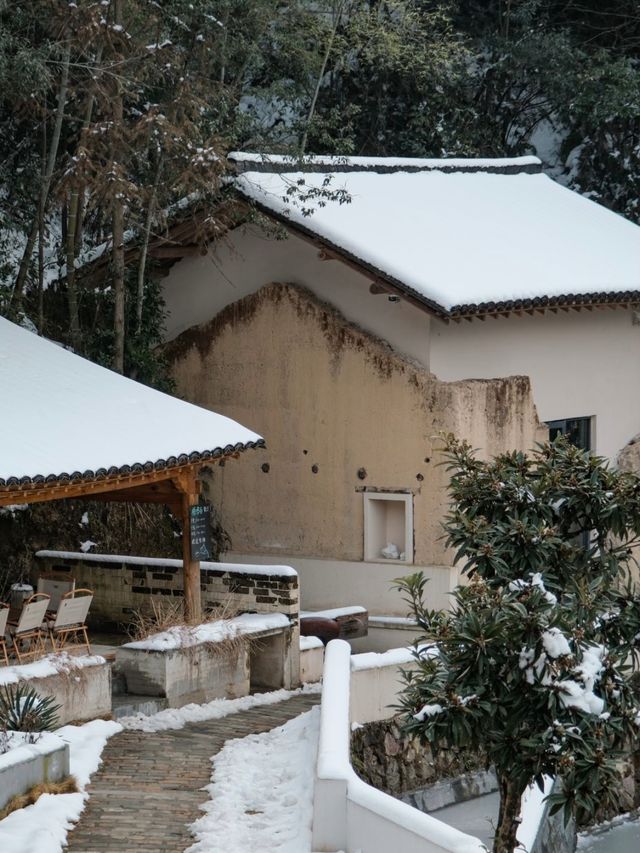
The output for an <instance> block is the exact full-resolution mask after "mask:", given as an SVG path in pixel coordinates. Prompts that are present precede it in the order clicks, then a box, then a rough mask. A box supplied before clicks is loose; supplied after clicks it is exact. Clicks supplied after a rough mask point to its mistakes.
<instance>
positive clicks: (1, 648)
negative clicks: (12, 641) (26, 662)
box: [0, 601, 10, 666]
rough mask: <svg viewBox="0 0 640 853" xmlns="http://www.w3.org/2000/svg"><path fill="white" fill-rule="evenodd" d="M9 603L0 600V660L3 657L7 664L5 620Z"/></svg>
mask: <svg viewBox="0 0 640 853" xmlns="http://www.w3.org/2000/svg"><path fill="white" fill-rule="evenodd" d="M9 610H10V608H9V605H8V604H5V603H4V602H2V601H0V660H2V658H4V662H5V664H6V665H7V666H8V665H9V652H8V651H7V637H6V633H7V622H8V620H9Z"/></svg>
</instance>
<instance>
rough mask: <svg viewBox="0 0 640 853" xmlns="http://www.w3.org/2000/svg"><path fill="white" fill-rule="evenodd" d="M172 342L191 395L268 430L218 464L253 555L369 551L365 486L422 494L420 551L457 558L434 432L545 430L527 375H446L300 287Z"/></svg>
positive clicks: (478, 435)
mask: <svg viewBox="0 0 640 853" xmlns="http://www.w3.org/2000/svg"><path fill="white" fill-rule="evenodd" d="M166 352H167V355H168V356H169V359H170V361H171V363H172V366H173V367H172V369H173V375H174V378H175V380H176V383H177V388H178V391H179V393H180V394H182V395H183V396H184V397H185V398H186V399H188V400H190V401H192V402H194V403H197V404H199V405H203V406H205V407H208V408H211V409H214V410H216V411H219V412H221V413H223V414H225V415H228V416H229V417H232V418H235V419H237V420H239V421H240V422H241V423H245V424H247V425H248V426H249V427H251V428H252V429H255V430H257V431H258V432H259V433H260V434H262V435H263V436H265V438H266V441H267V449H266V450H264V451H258V452H256V453H254V454H251V456H250V457H249V455H247V456H246V457H243V458H240V459H238V460H236V461H233V462H231V463H229V464H227V465H226V466H225V467H223V468H218V467H215V469H213V471H212V474H211V476H210V481H211V493H210V496H211V499H212V500H213V502H214V503H215V504H216V505H217V506H218V507H219V509H220V512H221V514H222V518H223V523H224V524H225V526H226V528H227V529H228V531H229V533H230V535H231V539H232V542H233V549H234V550H235V551H241V552H242V553H244V554H272V555H273V554H280V553H286V554H288V555H299V556H305V555H306V556H311V557H316V558H323V559H340V560H351V561H359V560H362V557H363V498H362V494H361V490H362V488H363V487H369V488H370V487H375V488H379V489H408V490H410V491H411V492H412V493H413V495H414V527H415V537H414V541H415V560H414V562H415V563H416V564H420V565H430V564H439V565H448V564H450V556H449V555H448V554H447V553H446V551H445V549H444V546H443V543H442V541H441V527H440V522H441V520H442V517H443V513H444V511H445V509H446V491H445V488H446V482H447V473H446V471H445V469H444V468H443V467H442V466H439V465H438V464H437V463H438V462H439V461H440V458H439V456H438V453H437V449H436V448H437V439H436V438H435V436H436V434H437V433H438V432H440V431H450V432H455V433H456V434H457V435H459V436H460V437H464V438H467V439H468V440H469V441H470V442H471V444H472V445H473V446H474V447H477V448H480V450H481V452H482V453H483V454H485V455H490V454H494V453H498V452H500V451H502V450H505V449H513V448H523V449H526V448H530V447H531V446H532V445H533V444H534V442H535V441H536V440H537V439H539V438H540V437H541V433H540V432H539V425H538V421H537V417H536V413H535V408H534V406H533V402H532V398H531V392H530V387H529V381H528V379H527V378H526V377H521V376H516V377H509V378H506V379H500V380H466V381H459V382H451V383H445V382H441V381H439V380H437V379H436V378H435V377H434V376H433V375H432V374H430V373H429V372H428V371H427V370H425V369H424V368H422V367H420V366H418V365H417V364H416V363H414V362H412V361H410V360H409V359H407V358H405V357H403V356H401V355H399V354H397V353H396V352H395V351H394V350H392V349H391V347H390V346H389V345H388V344H386V343H385V342H384V341H382V340H380V339H378V338H376V337H374V336H373V335H371V334H370V333H368V332H366V331H363V330H362V329H360V328H358V327H356V326H355V325H353V324H351V323H349V322H347V321H346V320H345V318H344V317H343V316H342V315H341V314H340V313H339V312H338V311H336V310H335V309H334V308H333V307H331V306H329V305H327V304H326V303H323V302H321V301H319V300H318V299H317V297H315V296H314V295H313V294H312V293H310V292H309V291H308V290H306V289H303V288H300V287H297V286H293V285H288V284H270V285H267V286H265V287H263V288H262V289H261V290H260V291H258V292H257V293H255V294H252V295H250V296H248V297H245V298H244V299H241V300H240V301H239V302H237V303H235V304H233V305H230V306H227V307H226V308H224V309H223V310H222V311H221V312H220V313H219V314H218V315H217V316H216V317H214V318H213V319H212V320H210V321H209V322H208V323H204V324H202V325H200V326H197V327H194V328H191V329H189V330H187V331H186V332H184V333H183V334H182V335H180V336H178V337H177V338H176V339H175V341H173V342H171V343H169V344H168V345H167V346H166ZM362 471H364V472H365V475H364V479H361V477H362ZM359 472H360V474H359Z"/></svg>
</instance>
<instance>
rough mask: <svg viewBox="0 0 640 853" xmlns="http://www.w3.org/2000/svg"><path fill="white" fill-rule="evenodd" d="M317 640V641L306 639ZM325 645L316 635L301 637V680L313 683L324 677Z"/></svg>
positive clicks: (305, 682)
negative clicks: (311, 641) (312, 641)
mask: <svg viewBox="0 0 640 853" xmlns="http://www.w3.org/2000/svg"><path fill="white" fill-rule="evenodd" d="M310 640H316V642H315V643H313V644H312V643H309V642H305V641H310ZM323 667H324V646H323V645H322V643H321V642H320V641H319V640H318V639H317V638H316V637H300V681H302V683H303V684H313V683H315V682H316V681H320V680H321V679H322V669H323Z"/></svg>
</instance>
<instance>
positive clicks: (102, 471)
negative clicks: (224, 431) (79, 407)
mask: <svg viewBox="0 0 640 853" xmlns="http://www.w3.org/2000/svg"><path fill="white" fill-rule="evenodd" d="M265 446H266V445H265V442H264V439H259V440H258V441H248V442H245V443H243V442H238V443H237V444H227V445H226V447H216V448H215V449H213V450H203V451H194V452H193V453H181V454H179V455H178V456H169V457H167V459H157V460H156V461H155V462H152V461H147V462H136V463H134V464H133V465H121V466H119V467H118V466H115V465H114V466H111V467H110V468H98V469H96V470H95V471H93V470H86V471H73V472H72V473H70V474H69V473H67V472H65V471H63V472H62V473H59V474H36V475H35V476H33V477H17V476H15V477H7V478H6V479H3V478H2V477H0V488H2V489H7V490H11V489H20V488H25V487H28V486H42V485H47V484H67V483H88V482H100V481H102V480H112V479H115V478H118V477H130V476H136V475H140V474H151V473H154V472H159V471H165V470H168V469H171V468H180V467H183V466H184V465H197V464H199V463H202V464H205V463H207V462H211V461H214V460H217V459H222V458H224V457H225V456H230V455H232V454H234V453H240V452H241V451H243V450H250V449H253V448H258V447H265Z"/></svg>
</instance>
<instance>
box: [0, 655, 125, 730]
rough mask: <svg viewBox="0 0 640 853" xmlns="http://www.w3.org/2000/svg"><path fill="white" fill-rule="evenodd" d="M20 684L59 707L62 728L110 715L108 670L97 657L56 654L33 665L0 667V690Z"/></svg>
mask: <svg viewBox="0 0 640 853" xmlns="http://www.w3.org/2000/svg"><path fill="white" fill-rule="evenodd" d="M22 682H28V684H29V686H30V687H33V689H34V690H35V691H36V693H38V695H39V696H42V697H45V696H48V697H50V698H51V699H52V700H53V701H54V702H55V704H56V705H59V706H60V707H59V710H58V712H57V715H58V722H59V725H61V726H64V725H66V724H67V723H71V722H85V721H86V720H93V719H96V718H97V717H105V716H108V715H110V714H111V667H110V666H109V664H108V663H107V662H106V661H105V659H104V658H103V657H100V656H99V655H69V654H67V653H66V652H57V653H53V654H50V655H47V656H46V657H44V658H40V660H36V661H33V663H27V664H22V665H20V666H3V667H0V687H4V686H11V685H15V684H18V683H22Z"/></svg>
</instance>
